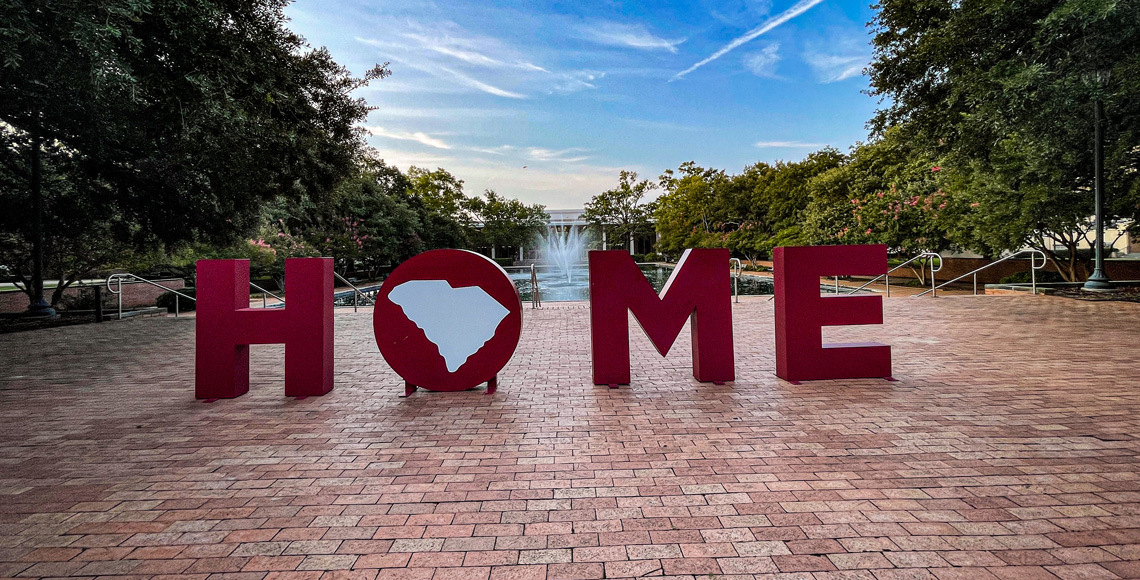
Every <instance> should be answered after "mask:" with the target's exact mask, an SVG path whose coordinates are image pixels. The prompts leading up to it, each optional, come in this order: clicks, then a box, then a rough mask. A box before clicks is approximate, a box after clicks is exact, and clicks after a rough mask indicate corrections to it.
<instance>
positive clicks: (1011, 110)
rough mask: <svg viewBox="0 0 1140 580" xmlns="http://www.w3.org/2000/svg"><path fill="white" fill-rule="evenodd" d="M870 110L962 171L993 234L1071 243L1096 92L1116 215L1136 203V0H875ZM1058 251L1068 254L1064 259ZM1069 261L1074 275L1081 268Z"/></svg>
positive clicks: (1084, 218) (1013, 245)
mask: <svg viewBox="0 0 1140 580" xmlns="http://www.w3.org/2000/svg"><path fill="white" fill-rule="evenodd" d="M878 8H879V12H878V15H877V16H876V18H875V20H874V22H873V25H874V26H875V37H874V41H873V42H874V46H875V58H874V61H873V62H872V65H871V68H870V71H871V84H872V90H873V93H874V94H876V95H879V96H882V97H887V98H888V99H889V105H888V106H886V107H884V108H883V109H882V110H880V111H879V113H878V114H877V115H876V117H875V118H874V119H873V120H872V126H873V127H874V129H875V130H876V131H878V132H879V133H882V132H884V131H885V130H886V129H887V128H889V127H893V126H897V127H899V129H900V130H902V131H904V132H905V133H906V136H907V138H908V139H911V140H913V141H915V142H916V143H921V144H925V146H927V147H928V148H929V149H930V150H931V151H932V152H933V153H934V154H935V155H936V156H937V157H940V158H943V159H944V160H945V164H946V165H947V166H950V167H951V168H952V169H953V170H954V171H956V172H958V174H959V176H960V178H961V180H962V184H963V186H967V185H968V187H969V194H970V195H972V196H974V199H973V201H972V202H971V204H973V203H976V204H978V205H977V206H971V207H977V208H980V209H979V210H978V211H977V214H976V215H975V216H973V217H975V218H978V219H977V220H976V221H975V222H974V223H975V224H976V225H978V226H983V225H984V226H985V227H986V228H988V229H987V231H986V233H987V234H988V239H986V240H984V242H985V243H986V244H989V245H991V246H993V247H995V248H998V249H1002V250H1013V249H1017V248H1019V247H1022V246H1024V245H1030V246H1032V247H1035V248H1037V249H1040V250H1042V251H1043V252H1045V253H1046V254H1047V255H1049V256H1050V257H1051V258H1052V259H1053V260H1054V261H1055V262H1059V261H1060V260H1059V259H1058V258H1059V256H1058V254H1057V253H1056V252H1054V247H1055V246H1063V247H1065V248H1066V250H1067V251H1068V254H1069V255H1070V256H1075V254H1076V252H1075V251H1074V250H1075V248H1076V245H1077V244H1078V243H1079V242H1080V241H1083V240H1085V239H1087V233H1088V228H1089V225H1090V224H1089V221H1088V216H1090V215H1092V213H1093V207H1092V197H1093V196H1092V193H1091V189H1090V188H1091V180H1092V147H1091V144H1092V143H1091V141H1092V136H1093V112H1092V111H1093V102H1094V101H1095V100H1097V99H1100V100H1101V101H1103V103H1104V107H1105V110H1106V112H1107V122H1106V136H1107V145H1106V164H1105V167H1106V172H1107V177H1108V179H1107V184H1108V188H1107V194H1108V202H1109V203H1108V211H1109V217H1110V218H1111V219H1112V220H1117V219H1121V218H1136V217H1140V215H1138V214H1140V185H1138V183H1137V181H1138V179H1140V177H1138V176H1140V173H1138V171H1137V169H1140V165H1138V161H1140V160H1138V153H1137V149H1136V147H1137V144H1138V143H1140V139H1138V138H1140V98H1138V97H1140V76H1138V75H1137V73H1140V5H1138V4H1137V3H1135V2H1125V1H1119V0H1046V1H1028V0H1018V1H1013V2H981V1H977V0H971V1H966V2H945V1H944V0H880V3H879V5H878ZM1059 265H1060V264H1059ZM1071 266H1073V267H1068V268H1066V267H1062V268H1061V270H1062V273H1066V274H1067V275H1068V276H1069V277H1070V279H1071V278H1075V277H1079V276H1080V275H1081V273H1082V270H1083V268H1078V267H1075V264H1073V265H1071Z"/></svg>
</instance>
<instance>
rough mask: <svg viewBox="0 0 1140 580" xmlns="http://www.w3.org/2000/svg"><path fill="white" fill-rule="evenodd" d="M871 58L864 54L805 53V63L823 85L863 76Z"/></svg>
mask: <svg viewBox="0 0 1140 580" xmlns="http://www.w3.org/2000/svg"><path fill="white" fill-rule="evenodd" d="M869 61H870V57H869V56H867V55H862V54H823V53H819V52H814V51H808V52H805V53H804V62H806V63H807V64H808V66H810V67H811V68H812V71H814V73H815V76H816V78H817V79H818V80H819V81H820V82H822V83H834V82H839V81H842V80H845V79H849V78H851V77H857V76H859V75H861V74H863V68H864V67H866V66H867V64H868V63H869Z"/></svg>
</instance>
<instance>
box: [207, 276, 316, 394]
mask: <svg viewBox="0 0 1140 580" xmlns="http://www.w3.org/2000/svg"><path fill="white" fill-rule="evenodd" d="M285 274H286V276H285V293H286V299H287V300H288V306H286V307H285V308H280V309H265V308H250V307H249V260H199V261H198V287H197V296H196V297H197V299H198V304H197V311H198V312H197V322H196V325H197V328H196V340H195V344H196V352H195V357H194V361H195V365H194V368H195V381H194V394H195V396H196V397H197V398H199V399H232V398H234V397H237V396H240V395H242V394H244V393H245V392H246V391H248V390H249V345H251V344H280V343H284V344H285V396H287V397H304V396H310V395H323V394H325V393H327V392H329V391H331V390H332V387H333V261H332V259H330V258H290V259H287V260H285Z"/></svg>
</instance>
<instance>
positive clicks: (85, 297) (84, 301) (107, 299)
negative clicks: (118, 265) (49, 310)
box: [57, 286, 115, 310]
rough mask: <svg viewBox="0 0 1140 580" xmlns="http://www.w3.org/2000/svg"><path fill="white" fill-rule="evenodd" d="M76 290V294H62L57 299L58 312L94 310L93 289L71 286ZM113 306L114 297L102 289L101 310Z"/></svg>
mask: <svg viewBox="0 0 1140 580" xmlns="http://www.w3.org/2000/svg"><path fill="white" fill-rule="evenodd" d="M72 288H75V289H77V290H78V293H77V294H71V293H64V295H63V296H62V297H61V298H60V299H59V304H58V305H57V306H59V308H60V310H95V288H94V287H91V286H72ZM114 306H115V295H114V294H111V293H110V292H108V291H107V289H106V288H103V310H108V309H110V308H113V307H114Z"/></svg>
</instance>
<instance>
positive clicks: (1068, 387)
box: [0, 296, 1140, 580]
mask: <svg viewBox="0 0 1140 580" xmlns="http://www.w3.org/2000/svg"><path fill="white" fill-rule="evenodd" d="M733 310H734V314H735V318H734V324H735V326H736V336H737V338H736V360H737V378H738V380H737V381H736V382H735V384H728V385H724V386H715V385H702V384H699V383H696V382H695V381H694V380H693V379H692V376H691V372H690V369H689V366H688V365H689V354H688V353H689V344H688V332H687V331H685V332H682V334H681V337H680V338H679V339H678V343H677V344H676V345H675V346H674V349H673V351H672V354H671V355H670V356H669V357H667V358H661V357H660V356H658V355H657V354H656V353H655V352H654V351H653V349H652V347H651V346H650V344H649V342H648V340H647V339H645V338H644V336H642V335H640V334H636V335H635V337H634V339H633V349H634V353H635V354H634V356H635V362H634V369H633V377H634V384H633V385H632V386H630V387H623V388H620V389H614V390H611V389H608V388H605V387H597V386H594V385H591V384H590V367H589V365H590V359H589V338H588V325H589V318H588V310H586V309H585V307H584V306H582V305H549V306H548V307H547V308H546V309H543V310H529V309H528V310H526V311H525V313H524V314H525V315H524V330H523V337H522V341H521V344H520V346H519V350H518V352H517V353H516V355H515V357H514V359H513V360H512V361H511V363H510V365H509V366H508V367H507V368H506V369H505V370H504V371H503V373H502V375H501V376H500V387H499V391H498V393H497V394H495V395H493V396H485V395H484V394H483V392H482V390H476V391H471V392H463V393H430V392H424V391H420V392H418V393H416V394H415V395H413V396H412V397H410V398H406V399H404V398H400V397H399V396H398V395H399V394H400V393H401V392H402V383H401V381H400V379H399V378H398V377H397V376H396V375H395V374H394V373H392V371H391V370H390V369H388V367H387V365H386V364H385V363H384V362H383V359H382V358H381V357H380V354H379V352H378V351H377V349H376V346H375V343H374V341H373V339H372V335H371V325H372V322H371V314H370V313H366V312H361V313H359V314H353V313H351V311H340V312H338V314H337V317H336V325H337V354H336V359H337V360H336V364H337V370H336V389H335V390H334V391H333V392H332V393H330V394H329V395H326V396H324V397H311V398H307V399H303V400H295V399H287V398H285V397H284V396H283V380H282V374H283V368H282V357H283V349H282V347H280V346H261V347H254V357H253V362H252V367H253V375H254V376H253V379H252V389H251V392H250V393H249V394H247V395H246V396H243V397H241V398H240V399H237V400H223V401H217V402H213V403H203V402H199V401H196V400H194V398H193V392H194V389H193V325H194V322H193V319H192V318H183V319H179V320H175V319H173V318H166V319H144V320H131V321H124V322H115V323H108V324H103V325H87V326H73V327H64V328H57V329H51V330H44V331H36V332H30V333H21V334H10V335H5V336H0V353H2V354H0V425H2V427H3V428H2V429H0V445H2V446H3V447H2V450H0V577H48V576H70V577H88V578H90V577H116V576H117V577H128V576H130V577H160V576H162V575H168V576H166V577H170V578H175V577H178V578H219V579H220V578H250V579H266V580H268V579H273V578H280V579H286V578H312V579H331V578H346V579H349V578H352V579H355V578H364V579H369V580H373V579H377V578H422V579H425V580H432V579H439V580H447V579H452V578H455V579H463V578H478V579H490V580H498V579H503V580H506V579H516V578H517V579H524V578H525V579H547V578H548V579H567V580H569V579H575V578H582V579H593V578H603V577H604V578H633V577H663V576H666V575H671V576H672V577H675V578H692V579H695V578H709V577H715V578H753V577H755V578H768V577H772V578H814V579H820V580H822V579H827V578H865V579H870V580H888V579H893V578H934V579H939V580H947V579H956V578H972V579H989V578H1002V579H1006V578H1050V579H1052V578H1062V579H1069V578H1132V577H1140V470H1138V462H1140V459H1138V452H1140V441H1138V440H1137V436H1138V435H1140V357H1138V353H1140V350H1138V343H1137V335H1136V331H1137V329H1138V328H1140V305H1138V304H1125V303H1105V302H1078V301H1070V300H1065V299H1059V298H1050V297H1028V296H1025V297H1020V296H1014V297H977V298H973V297H952V298H939V299H936V300H930V299H909V298H894V299H890V300H887V301H885V310H886V320H887V323H886V325H884V326H869V327H851V328H835V329H827V330H826V331H825V333H824V334H825V339H826V340H828V341H832V340H840V341H844V340H851V341H866V340H881V341H883V342H887V343H889V344H891V345H892V347H893V348H894V360H895V378H896V379H898V380H897V382H887V381H882V380H853V381H822V382H812V383H805V384H803V385H791V384H788V383H786V382H783V381H781V380H779V379H777V378H776V377H775V376H773V374H772V373H773V368H774V351H773V329H772V324H773V323H772V304H771V303H770V302H767V301H765V300H764V299H762V298H760V299H755V298H753V299H749V298H744V299H742V300H741V302H740V304H738V305H734V307H733ZM633 328H635V329H636V328H637V327H636V325H633ZM635 332H639V331H636V330H635Z"/></svg>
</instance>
